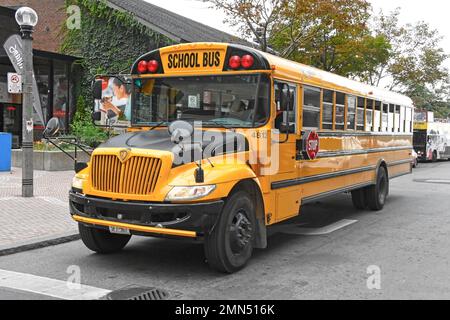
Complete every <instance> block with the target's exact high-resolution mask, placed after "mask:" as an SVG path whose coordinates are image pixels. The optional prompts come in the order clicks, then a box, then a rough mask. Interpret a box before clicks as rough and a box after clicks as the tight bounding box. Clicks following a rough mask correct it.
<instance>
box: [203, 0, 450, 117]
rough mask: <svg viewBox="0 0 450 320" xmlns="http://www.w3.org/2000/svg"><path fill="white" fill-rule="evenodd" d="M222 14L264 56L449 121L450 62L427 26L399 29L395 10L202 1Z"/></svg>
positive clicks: (356, 0) (325, 2)
mask: <svg viewBox="0 0 450 320" xmlns="http://www.w3.org/2000/svg"><path fill="white" fill-rule="evenodd" d="M203 1H205V2H209V3H211V4H212V5H213V6H214V7H215V8H218V9H221V10H224V11H225V13H226V14H227V21H228V22H229V23H230V24H231V25H233V26H238V27H239V30H240V31H241V33H242V36H243V37H246V38H250V37H252V38H254V40H255V41H256V42H257V43H258V44H259V47H260V49H261V50H263V51H268V50H271V49H272V50H274V51H275V53H277V54H278V55H280V56H282V57H285V58H289V59H291V60H295V61H298V62H302V63H305V64H309V65H312V66H315V67H318V68H320V69H323V70H326V71H331V72H334V73H337V74H340V75H343V76H347V77H352V78H356V79H358V80H361V81H363V82H366V83H368V84H371V85H375V86H384V87H386V88H388V89H390V90H394V91H398V92H401V93H404V94H406V95H408V96H410V97H411V98H412V99H413V100H414V102H415V104H416V106H417V107H418V108H424V109H429V110H435V111H436V112H437V113H438V114H439V115H440V116H448V114H449V113H450V103H449V70H448V69H447V68H445V61H446V59H448V58H449V56H448V55H447V54H446V52H445V51H444V50H443V49H442V47H441V46H440V42H441V40H442V37H441V36H440V35H439V33H438V31H437V30H434V29H432V28H431V27H430V26H429V24H427V23H426V22H423V21H421V22H417V23H415V24H406V25H401V24H400V22H399V15H400V9H397V10H395V11H393V12H391V13H390V14H387V15H386V14H384V13H383V12H382V11H381V12H379V13H377V14H373V12H372V10H371V6H370V4H369V3H368V1H367V0H203Z"/></svg>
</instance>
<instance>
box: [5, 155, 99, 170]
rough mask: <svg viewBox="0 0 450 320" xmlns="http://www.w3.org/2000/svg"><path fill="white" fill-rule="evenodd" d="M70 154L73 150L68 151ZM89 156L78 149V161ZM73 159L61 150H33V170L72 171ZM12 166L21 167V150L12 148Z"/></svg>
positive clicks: (84, 159) (85, 160) (83, 160)
mask: <svg viewBox="0 0 450 320" xmlns="http://www.w3.org/2000/svg"><path fill="white" fill-rule="evenodd" d="M68 153H69V154H71V155H72V156H74V155H75V152H68ZM89 158H90V157H89V156H88V155H87V154H85V153H84V152H82V151H78V162H88V161H89ZM74 165H75V164H74V161H73V160H72V159H70V158H69V157H68V156H67V155H66V154H64V153H63V152H61V151H37V150H35V151H34V154H33V166H34V170H41V171H73V170H74ZM12 166H13V167H17V168H20V167H22V150H12Z"/></svg>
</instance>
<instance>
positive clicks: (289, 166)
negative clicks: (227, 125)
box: [271, 81, 300, 222]
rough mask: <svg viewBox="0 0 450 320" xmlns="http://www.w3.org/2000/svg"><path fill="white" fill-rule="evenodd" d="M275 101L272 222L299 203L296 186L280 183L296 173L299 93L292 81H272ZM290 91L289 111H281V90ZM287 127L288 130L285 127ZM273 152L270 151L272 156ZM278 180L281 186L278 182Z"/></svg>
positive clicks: (287, 214) (296, 209)
mask: <svg viewBox="0 0 450 320" xmlns="http://www.w3.org/2000/svg"><path fill="white" fill-rule="evenodd" d="M274 84H275V103H276V113H277V117H276V119H275V129H276V130H275V131H277V130H278V131H279V132H280V133H279V134H278V135H275V137H273V139H275V140H277V139H278V141H279V143H278V144H277V148H278V150H277V152H276V153H278V159H279V168H278V171H277V172H276V173H275V174H274V175H273V176H272V179H271V181H272V183H273V182H275V184H276V185H277V187H276V188H275V205H276V217H275V220H276V222H279V221H283V220H286V219H288V218H290V217H293V216H296V215H298V213H299V209H300V204H299V199H300V188H299V187H297V186H293V187H289V186H288V187H283V181H288V180H292V179H295V178H296V177H297V166H296V165H297V161H296V141H297V140H298V139H299V131H298V130H299V125H298V105H299V101H298V99H299V94H298V89H299V88H298V86H297V85H296V84H292V83H287V82H283V81H275V83H274ZM287 88H288V89H289V91H290V95H291V97H292V103H291V105H290V108H289V110H288V111H289V112H283V110H281V108H280V94H281V90H283V89H284V90H287ZM287 128H289V134H287V132H286V130H287ZM274 155H275V152H273V153H272V156H274ZM280 183H281V186H280Z"/></svg>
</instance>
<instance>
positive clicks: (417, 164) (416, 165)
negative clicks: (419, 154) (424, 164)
mask: <svg viewBox="0 0 450 320" xmlns="http://www.w3.org/2000/svg"><path fill="white" fill-rule="evenodd" d="M418 166H419V160H417V159H414V164H413V168H414V169H416V168H417V167H418Z"/></svg>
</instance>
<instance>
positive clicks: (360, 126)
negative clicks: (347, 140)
mask: <svg viewBox="0 0 450 320" xmlns="http://www.w3.org/2000/svg"><path fill="white" fill-rule="evenodd" d="M365 104H366V99H364V98H361V97H359V98H358V108H357V111H356V130H358V131H364V118H365V115H364V112H365V111H364V110H365Z"/></svg>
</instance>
